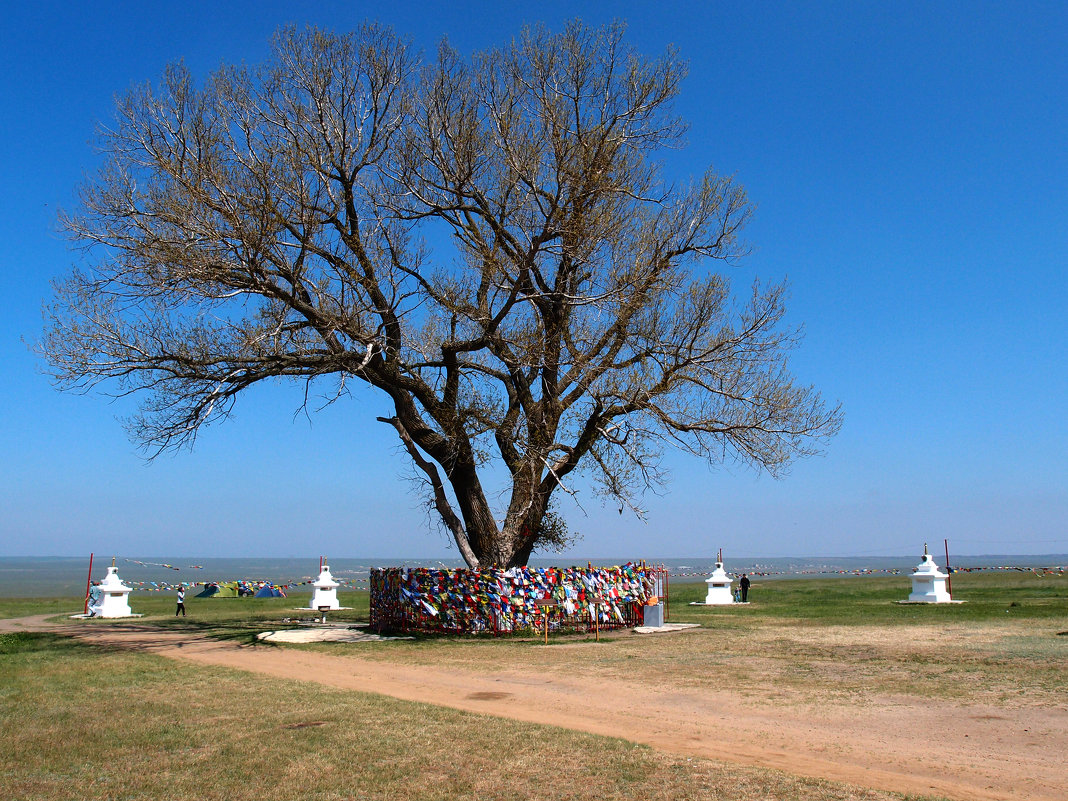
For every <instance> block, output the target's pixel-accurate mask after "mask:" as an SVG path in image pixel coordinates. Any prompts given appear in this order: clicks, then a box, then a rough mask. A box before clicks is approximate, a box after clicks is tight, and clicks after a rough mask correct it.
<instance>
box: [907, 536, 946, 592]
mask: <svg viewBox="0 0 1068 801" xmlns="http://www.w3.org/2000/svg"><path fill="white" fill-rule="evenodd" d="M925 550H926V549H925ZM947 576H948V574H946V573H943V572H942V571H941V570H939V569H938V565H936V564H935V561H934V558H933V557H932V556H931V555H930V554H929V553H924V555H923V561H922V562H920V563H919V564H918V565H917V566H916V571H915V572H914V573H913V574H912V592H911V593H910V594H909V601H910V602H911V603H928V604H942V603H949V602H950V601H952V600H953V599H952V598H950V596H949V593H948V592H946V578H947Z"/></svg>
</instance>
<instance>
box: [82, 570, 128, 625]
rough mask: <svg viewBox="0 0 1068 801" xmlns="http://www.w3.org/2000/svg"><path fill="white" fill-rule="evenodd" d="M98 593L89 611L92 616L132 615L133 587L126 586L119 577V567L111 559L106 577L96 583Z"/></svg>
mask: <svg viewBox="0 0 1068 801" xmlns="http://www.w3.org/2000/svg"><path fill="white" fill-rule="evenodd" d="M98 589H99V591H100V595H99V597H98V598H97V600H96V603H94V604H93V605H92V606H90V607H89V613H90V614H91V615H92V616H93V617H134V613H133V611H132V610H131V609H130V601H129V597H130V593H131V592H133V587H127V586H126V585H125V584H123V583H122V579H120V578H119V569H118V568H117V567H115V562H114V560H112V564H111V567H109V568H108V575H107V577H106V578H105V579H104V580H103V581H102V582H100V584H99V585H98Z"/></svg>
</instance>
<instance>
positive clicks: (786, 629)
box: [0, 573, 1068, 801]
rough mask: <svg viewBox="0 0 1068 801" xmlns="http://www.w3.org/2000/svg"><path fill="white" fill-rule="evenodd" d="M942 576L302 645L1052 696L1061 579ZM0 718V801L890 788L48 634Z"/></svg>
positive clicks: (30, 605)
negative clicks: (613, 629) (646, 627)
mask: <svg viewBox="0 0 1068 801" xmlns="http://www.w3.org/2000/svg"><path fill="white" fill-rule="evenodd" d="M954 579H955V587H954V589H955V595H956V596H957V597H961V598H964V599H966V600H967V601H968V602H967V603H965V604H961V605H953V606H948V605H942V606H938V607H935V606H903V605H899V604H897V603H895V601H896V600H899V599H902V598H904V597H905V596H906V595H907V594H908V581H907V578H900V577H899V578H878V579H856V578H849V579H830V580H815V579H805V580H796V581H763V582H757V583H756V584H755V585H754V587H753V590H752V594H751V598H752V601H753V603H752V604H751V605H749V606H747V607H738V608H730V609H723V608H716V607H690V606H688V605H687V602H688V601H690V600H699V599H701V598H703V596H704V585H703V584H702V583H695V584H681V583H677V584H675V585H673V588H672V596H671V602H672V607H671V618H672V620H676V621H690V622H696V623H700V624H701V625H702V628H701V629H700V630H699V631H696V632H692V633H687V634H683V635H671V636H668V637H663V636H659V637H656V638H655V640H654V639H651V638H643V637H640V636H635V635H624V636H618V637H615V638H611V639H606V640H602V642H601V643H600V647H594V648H582V649H567V648H559V647H557V646H559V645H561V644H566V643H568V642H575V641H576V640H584V639H585V637H584V635H577V636H571V637H564V636H560V637H552V638H550V645H549V646H548V647H545V646H544V645H541V644H540V642H539V640H537V639H536V638H534V637H511V638H501V639H498V640H494V639H492V638H480V639H476V638H460V639H454V638H420V639H417V640H413V641H396V642H386V643H373V644H369V645H366V646H356V645H344V644H320V645H316V646H308V647H313V648H317V649H324V650H329V651H332V652H334V653H346V652H358V653H360V654H361V655H363V656H369V657H372V658H375V659H381V660H389V661H397V662H416V663H426V664H435V665H441V666H449V665H457V666H465V665H474V664H482V665H485V664H487V663H488V664H492V665H494V666H498V665H499V666H501V667H504V668H507V667H508V666H510V665H514V666H524V667H529V668H530V669H534V670H538V671H546V672H549V673H551V672H552V671H554V670H558V671H561V672H566V671H571V670H576V669H582V670H586V671H588V672H591V673H592V674H594V675H603V676H604V677H605V679H606V680H611V679H612V678H614V677H620V678H622V677H628V678H633V677H635V676H655V677H656V680H657V681H668V682H672V683H674V684H677V685H685V684H686V683H687V682H690V683H693V684H694V685H695V686H701V685H702V683H703V682H706V681H713V680H718V681H724V680H725V679H724V678H723V677H724V676H726V677H728V678H727V679H726V680H729V681H730V682H731V683H732V686H733V687H734V688H735V689H736V690H738V691H739V692H742V693H753V694H761V693H766V692H770V691H772V688H774V692H776V693H778V694H782V695H783V697H784V702H790V703H802V704H803V703H807V702H808V700H806V699H813V698H818V697H820V694H821V693H827V692H832V693H834V694H836V695H838V694H845V695H847V696H848V695H849V694H863V693H870V692H884V693H894V692H898V693H913V694H917V693H918V694H921V695H922V694H932V695H936V696H952V695H954V694H955V693H959V692H960V687H961V685H962V684H964V685H966V686H968V688H969V692H970V693H972V694H974V693H976V692H978V693H981V694H985V695H987V696H989V697H991V698H1000V699H1001V701H1000V702H1002V703H1008V704H1014V705H1027V704H1036V703H1038V704H1040V703H1044V702H1047V701H1048V699H1050V698H1058V699H1063V697H1064V694H1065V692H1066V691H1068V636H1066V635H1061V634H1060V632H1063V631H1065V630H1068V577H1066V576H1060V577H1045V578H1038V577H1036V576H1033V575H1025V574H1016V573H1006V574H993V573H987V574H966V575H964V576H958V577H954ZM361 596H362V597H361ZM304 600H305V599H294V598H288V599H281V598H280V599H216V600H213V599H189V601H188V602H187V606H188V607H189V615H190V616H189V617H188V618H186V619H181V618H179V619H177V620H176V619H175V618H174V617H173V612H174V600H173V598H172V597H168V596H157V595H151V594H144V595H142V594H138V593H134V595H133V597H132V599H131V605H132V606H133V607H134V611H136V612H140V613H143V614H145V617H144V618H142V621H143V622H144V623H150V624H152V625H160V626H166V627H182V628H187V629H192V630H197V631H203V632H210V633H213V634H215V635H217V636H220V637H227V638H238V639H241V640H245V641H248V642H253V641H254V639H253V638H254V635H255V633H256V632H258V631H261V630H265V629H270V628H275V627H277V626H278V623H279V621H280V620H281V619H282V618H283V617H289V616H293V615H299V613H295V612H293V611H292V608H293V607H294V606H297V605H299V603H301V602H304ZM343 602H344V603H350V604H352V605H354V606H355V607H356V608H355V609H354V610H353V611H352V612H339V613H332V614H331V619H332V620H337V621H341V620H343V619H351V620H359V619H366V614H367V610H366V595H365V594H356V593H350V594H346V597H345V598H344V599H343ZM79 606H80V601H78V600H77V599H46V600H38V599H3V600H0V617H17V616H22V615H29V614H53V613H54V614H56V615H60V614H63V613H68V612H71V611H77V610H78V607H79ZM309 614H310V613H309ZM98 624H99V623H98V622H97V621H86V622H85V624H84V625H85V626H93V625H98ZM591 636H592V635H591ZM258 647H263V648H267V647H273V646H258ZM709 654H711V657H710V656H709ZM249 658H250V659H254V658H255V650H254V649H253V650H252V651H250V657H249ZM698 664H700V666H701V667H702V670H700V671H697V670H695V669H694V668H695V666H696V665H698ZM717 668H722V670H717ZM702 676H704V677H705V678H702ZM708 676H712V677H713V678H707V677H708ZM715 676H719V677H720V678H718V679H716V678H714V677H715ZM831 685H833V689H831V690H829V689H828V687H829V686H831ZM0 719H2V720H3V721H4V725H3V727H2V734H0V776H2V783H0V786H3V787H4V788H5V789H6V790H7V795H8V797H11V798H20V799H32V800H34V801H37V800H39V801H59V800H60V799H63V800H66V799H72V798H102V799H104V798H106V799H181V798H196V799H198V801H200V800H203V799H208V800H210V799H228V800H230V799H242V798H249V799H254V798H278V799H286V798H306V799H356V798H368V799H387V798H388V799H416V798H418V799H452V798H465V797H478V798H481V799H509V800H510V801H512V800H514V799H550V798H552V799H576V801H595V800H596V801H601V800H602V799H624V798H641V799H732V801H733V800H734V799H802V801H827V800H829V799H890V798H900V797H901V796H894V795H891V794H887V793H880V792H874V791H865V790H858V789H856V788H849V787H845V786H841V785H835V784H833V783H829V782H820V781H812V780H803V779H795V778H793V777H789V776H786V775H783V774H780V773H777V772H775V771H769V770H757V769H749V768H740V767H737V766H733V765H725V764H720V763H715V762H710V761H705V760H698V759H687V758H682V757H676V756H673V755H669V754H663V753H659V752H657V751H654V750H652V749H650V748H647V747H644V746H636V745H633V744H631V743H628V742H625V741H622V740H616V739H610V738H603V737H596V736H593V735H585V734H581V733H576V732H571V731H566V730H561V729H555V728H551V727H546V726H536V725H532V724H525V723H519V722H514V721H508V720H500V719H496V718H489V717H482V716H478V715H473V714H468V713H463V712H458V711H453V710H448V709H443V708H438V707H432V706H427V705H420V704H413V703H408V702H402V701H397V700H393V699H390V698H385V697H382V696H376V695H371V694H362V693H354V692H344V691H340V690H334V689H330V688H325V687H321V686H318V685H315V684H311V683H303V682H290V681H282V680H275V679H268V678H264V677H260V676H257V675H254V674H251V673H246V672H242V671H234V670H226V669H217V668H203V667H194V666H190V665H186V664H182V663H177V662H174V661H171V660H168V659H166V658H164V657H159V656H154V655H151V654H144V653H134V652H129V651H123V650H115V649H107V648H102V647H98V646H93V645H90V644H85V643H84V642H81V641H75V640H71V639H68V638H64V637H60V636H57V635H55V634H47V633H45V634H35V633H4V634H0Z"/></svg>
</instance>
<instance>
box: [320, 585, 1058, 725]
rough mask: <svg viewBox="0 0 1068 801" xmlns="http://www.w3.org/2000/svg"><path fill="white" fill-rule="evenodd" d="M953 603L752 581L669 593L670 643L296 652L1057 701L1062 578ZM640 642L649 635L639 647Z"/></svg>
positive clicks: (629, 638) (891, 592) (787, 693)
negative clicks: (748, 587)
mask: <svg viewBox="0 0 1068 801" xmlns="http://www.w3.org/2000/svg"><path fill="white" fill-rule="evenodd" d="M954 578H955V583H954V591H955V595H956V596H957V597H959V598H962V599H966V603H963V604H952V605H950V604H939V605H930V604H928V605H902V604H898V603H896V602H897V601H898V600H902V599H904V598H905V597H907V595H908V592H909V583H908V580H907V578H904V577H897V578H870V579H868V578H863V579H861V578H846V579H826V580H817V579H803V580H793V581H778V580H777V581H764V582H759V583H756V584H754V586H753V589H752V591H751V596H750V597H751V599H752V603H750V604H749V605H748V606H733V607H703V606H702V607H694V606H689V605H688V602H689V601H691V600H703V599H704V594H705V586H704V584H703V583H699V584H681V583H676V584H674V585H673V586H672V591H671V607H670V619H671V620H672V621H673V622H692V623H699V624H700V625H701V628H700V629H698V630H694V631H690V632H686V633H683V634H678V635H671V636H666V637H665V636H662V635H645V636H643V635H634V634H631V633H629V632H628V633H625V634H622V635H621V636H615V637H610V638H602V640H601V642H599V643H595V642H594V641H593V637H592V635H590V636H588V637H587V636H584V635H580V636H578V637H565V636H559V637H550V644H549V646H548V647H547V648H546V647H544V646H541V647H538V641H537V640H536V639H534V638H531V637H527V638H501V639H497V640H494V639H492V638H477V639H476V638H467V639H455V638H421V639H417V640H415V641H405V642H395V643H380V644H360V645H344V644H329V645H327V644H320V645H312V646H304V647H308V648H315V649H323V650H330V651H331V652H334V653H338V652H345V651H349V652H352V653H359V654H360V655H363V656H369V657H371V658H377V659H383V660H388V661H403V662H412V663H418V664H435V665H443V666H445V665H456V666H458V667H473V666H479V665H481V666H487V667H488V666H492V668H493V669H498V670H508V669H525V668H531V667H534V668H536V669H537V670H538V671H540V672H543V673H546V674H553V673H558V674H561V675H567V674H570V673H574V672H578V671H581V672H583V673H586V674H594V675H600V676H603V677H604V678H605V680H606V681H611V680H619V679H626V680H628V681H632V682H638V683H642V682H645V683H649V684H657V683H660V682H667V683H670V684H672V685H673V686H677V687H687V686H692V687H713V688H714V687H719V686H725V687H729V688H730V689H732V690H734V691H737V692H741V693H743V694H749V695H751V696H752V697H753V698H754V699H764V700H768V699H774V700H775V701H776V703H793V704H818V703H820V702H821V701H822V700H824V699H826V698H828V697H835V698H850V699H856V700H862V699H863V698H865V697H869V696H871V695H873V694H889V695H893V694H908V695H918V696H921V697H926V698H931V699H936V698H965V697H966V698H968V699H969V700H971V701H974V702H977V703H984V702H986V703H999V704H1008V705H1011V706H1014V707H1023V706H1042V705H1047V704H1051V703H1053V704H1058V705H1062V704H1063V703H1064V699H1065V697H1068V635H1060V634H1059V632H1063V631H1065V630H1068V576H1048V577H1043V578H1039V577H1036V576H1035V575H1031V574H1020V573H987V574H979V573H972V574H958V576H955V577H954ZM650 636H652V637H653V638H654V639H650Z"/></svg>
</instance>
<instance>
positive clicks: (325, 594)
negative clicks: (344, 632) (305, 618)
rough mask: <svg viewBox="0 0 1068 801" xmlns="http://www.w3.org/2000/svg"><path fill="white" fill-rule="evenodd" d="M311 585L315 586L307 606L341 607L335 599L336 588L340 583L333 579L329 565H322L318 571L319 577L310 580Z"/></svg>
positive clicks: (320, 607) (318, 607)
mask: <svg viewBox="0 0 1068 801" xmlns="http://www.w3.org/2000/svg"><path fill="white" fill-rule="evenodd" d="M312 586H313V587H315V592H314V593H313V594H312V599H311V603H310V604H308V608H310V609H323V608H324V607H325V608H327V609H340V608H341V604H340V603H338V600H337V588H338V586H340V585H339V584H338V582H336V581H334V577H333V576H332V575H330V566H329V565H325V564H324V565H323V569H322V571H321V572H320V573H319V578H317V579H316V580H315V581H313V582H312Z"/></svg>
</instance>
